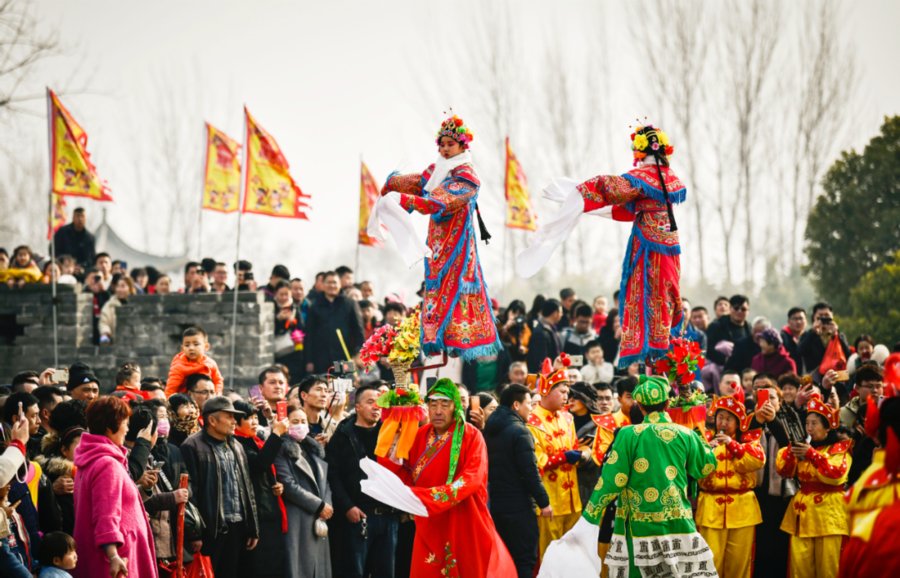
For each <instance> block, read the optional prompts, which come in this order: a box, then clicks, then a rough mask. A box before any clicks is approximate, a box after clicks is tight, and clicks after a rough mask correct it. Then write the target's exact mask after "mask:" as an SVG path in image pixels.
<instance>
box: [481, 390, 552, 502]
mask: <svg viewBox="0 0 900 578" xmlns="http://www.w3.org/2000/svg"><path fill="white" fill-rule="evenodd" d="M484 441H485V443H486V444H487V452H488V497H489V501H490V507H491V512H493V513H517V512H521V511H524V510H534V504H535V503H537V506H538V507H539V508H542V509H543V508H546V507H547V506H549V505H550V497H549V496H548V495H547V490H546V489H544V484H543V483H541V475H540V473H539V472H538V466H537V459H536V457H535V453H534V437H532V435H531V432H530V431H529V430H528V426H527V425H525V420H523V419H522V418H521V417H520V416H519V415H518V414H517V413H516V412H514V411H513V410H512V409H510V408H508V407H506V406H504V405H501V406H499V407H498V408H497V409H496V411H494V413H492V414H491V417H489V418H488V420H487V424H485V426H484Z"/></svg>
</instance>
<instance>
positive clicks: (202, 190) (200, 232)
mask: <svg viewBox="0 0 900 578" xmlns="http://www.w3.org/2000/svg"><path fill="white" fill-rule="evenodd" d="M203 128H204V129H205V133H206V142H205V145H206V146H205V148H206V153H205V154H204V155H203V170H202V171H200V212H199V213H197V256H198V257H199V258H201V259H202V258H203V202H204V201H205V200H206V199H204V197H205V196H206V169H207V167H209V126H208V125H207V124H206V123H205V122H204V123H203Z"/></svg>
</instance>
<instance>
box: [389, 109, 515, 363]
mask: <svg viewBox="0 0 900 578" xmlns="http://www.w3.org/2000/svg"><path fill="white" fill-rule="evenodd" d="M472 138H473V137H472V132H471V131H470V130H469V129H468V128H467V127H466V126H465V124H463V121H462V119H460V118H459V117H456V116H452V117H450V118H448V119H447V120H445V121H444V122H443V123H442V124H441V128H440V131H439V132H438V135H437V144H438V150H439V152H440V157H439V158H438V160H437V161H436V162H435V163H434V164H432V165H430V166H429V167H428V168H427V169H425V172H423V173H422V174H409V175H399V174H392V175H390V176H389V177H388V179H387V182H386V183H385V185H384V188H383V189H382V195H386V194H388V193H391V192H397V193H399V195H400V197H399V202H400V206H401V207H403V208H404V209H406V210H407V211H409V212H412V211H416V212H418V213H422V214H425V215H429V216H430V219H429V223H428V241H427V244H428V248H429V249H430V251H431V255H430V256H429V257H426V258H425V295H424V303H423V307H422V351H423V353H425V355H436V354H440V353H443V352H445V351H446V352H447V354H449V355H450V356H453V357H457V356H458V357H462V358H463V360H465V361H473V360H474V359H475V358H477V357H481V356H488V355H493V354H495V353H497V352H499V351H500V348H501V345H500V340H499V339H498V337H497V327H496V323H495V320H494V315H493V312H492V311H491V300H490V298H489V297H488V293H487V286H486V285H485V283H484V276H483V274H482V272H481V263H480V261H479V259H478V248H477V247H476V237H475V226H474V223H475V219H476V217H477V218H478V224H479V227H480V229H481V238H482V239H483V240H484V241H485V242H486V241H487V240H488V239H489V238H490V235H489V234H488V233H487V230H486V229H485V228H484V224H483V223H482V221H481V215H480V214H479V213H478V204H477V200H478V189H479V188H480V186H481V181H480V180H479V179H478V175H476V174H475V169H474V167H473V166H472V156H471V153H470V152H469V150H468V148H469V143H470V142H471V141H472Z"/></svg>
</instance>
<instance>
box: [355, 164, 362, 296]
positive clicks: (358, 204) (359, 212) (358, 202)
mask: <svg viewBox="0 0 900 578" xmlns="http://www.w3.org/2000/svg"><path fill="white" fill-rule="evenodd" d="M362 163H363V158H362V153H360V155H359V191H360V192H359V197H360V198H358V199H356V209H357V210H356V263H355V264H354V265H355V266H354V268H353V270H354V271H356V275H357V278H360V279H361V278H362V277H360V276H359V275H360V273H359V246H360V242H359V220H360V219H362V178H363V177H362Z"/></svg>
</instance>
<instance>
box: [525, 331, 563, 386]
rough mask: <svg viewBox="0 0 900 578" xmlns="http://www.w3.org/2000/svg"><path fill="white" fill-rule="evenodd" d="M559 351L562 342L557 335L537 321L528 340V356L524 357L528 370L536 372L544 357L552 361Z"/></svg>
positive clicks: (539, 368)
mask: <svg viewBox="0 0 900 578" xmlns="http://www.w3.org/2000/svg"><path fill="white" fill-rule="evenodd" d="M561 352H562V342H561V341H560V340H559V335H558V334H557V333H556V331H554V330H553V329H552V328H551V327H549V326H547V325H545V324H544V322H543V321H538V322H537V323H536V324H535V326H534V329H533V332H532V334H531V341H529V342H528V356H527V357H526V363H527V364H528V372H529V373H538V372H539V371H540V370H541V364H542V363H544V360H545V359H547V358H549V359H550V361H553V360H554V359H556V358H557V357H558V356H559V354H560V353H561Z"/></svg>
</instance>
